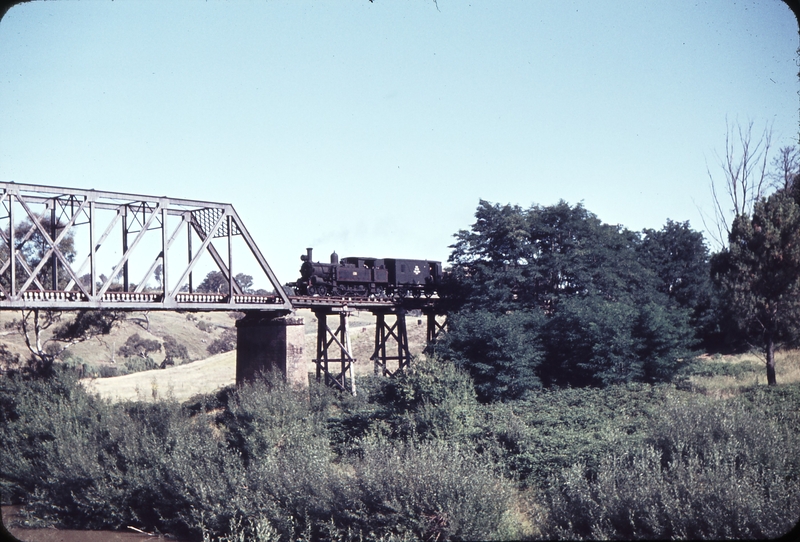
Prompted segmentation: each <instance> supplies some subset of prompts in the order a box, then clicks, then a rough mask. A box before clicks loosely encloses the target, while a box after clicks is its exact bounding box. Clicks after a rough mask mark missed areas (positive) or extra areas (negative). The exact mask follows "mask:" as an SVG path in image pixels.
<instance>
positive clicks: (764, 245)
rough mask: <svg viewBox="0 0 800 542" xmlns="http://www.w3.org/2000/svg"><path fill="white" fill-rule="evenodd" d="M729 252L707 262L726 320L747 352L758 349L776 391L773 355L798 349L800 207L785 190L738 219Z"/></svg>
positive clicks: (727, 250)
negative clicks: (749, 348)
mask: <svg viewBox="0 0 800 542" xmlns="http://www.w3.org/2000/svg"><path fill="white" fill-rule="evenodd" d="M728 240H729V243H728V247H727V248H725V249H723V250H722V251H721V252H719V253H718V254H716V255H715V256H714V257H713V258H712V277H713V279H714V281H715V282H716V283H717V284H718V285H719V286H720V287H721V292H722V295H723V297H724V299H725V301H726V303H727V306H728V310H729V318H730V320H731V322H732V323H733V324H734V326H735V328H736V330H737V331H738V333H739V334H740V336H741V337H743V338H744V339H745V340H746V341H747V342H748V344H750V345H751V346H758V347H760V348H763V350H764V353H765V357H766V368H767V383H768V384H769V385H775V384H776V383H777V381H776V378H775V350H776V348H778V347H781V346H783V347H793V346H797V345H798V343H800V339H799V338H800V205H798V203H797V201H796V199H795V198H793V197H792V195H791V194H790V193H787V191H786V190H779V191H778V192H775V193H774V194H772V195H771V196H770V197H769V198H762V199H761V200H760V201H759V202H758V203H756V204H755V206H754V208H753V214H752V217H748V216H747V215H746V214H740V215H738V216H737V217H736V218H735V219H734V221H733V224H732V227H731V231H730V236H729V238H728Z"/></svg>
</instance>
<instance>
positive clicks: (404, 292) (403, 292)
mask: <svg viewBox="0 0 800 542" xmlns="http://www.w3.org/2000/svg"><path fill="white" fill-rule="evenodd" d="M397 295H399V296H400V299H403V298H404V297H406V296H407V295H408V290H406V289H405V288H400V289H399V290H397Z"/></svg>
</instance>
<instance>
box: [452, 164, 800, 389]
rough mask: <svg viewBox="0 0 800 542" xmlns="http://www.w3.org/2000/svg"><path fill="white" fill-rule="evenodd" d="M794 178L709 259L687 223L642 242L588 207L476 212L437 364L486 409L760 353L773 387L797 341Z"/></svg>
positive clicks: (799, 261)
mask: <svg viewBox="0 0 800 542" xmlns="http://www.w3.org/2000/svg"><path fill="white" fill-rule="evenodd" d="M788 154H789V153H788V152H787V151H786V150H784V151H782V155H781V156H784V157H785V156H786V155H788ZM784 161H785V160H784ZM784 166H785V164H784ZM784 169H787V168H786V167H784ZM778 173H781V172H780V171H779V172H778ZM789 176H790V173H787V171H782V175H777V173H776V177H780V179H781V180H782V182H781V183H780V185H779V186H778V187H777V190H775V191H774V192H773V193H772V194H771V195H769V196H762V197H760V199H757V200H755V201H754V202H753V205H752V211H751V212H750V213H746V212H745V210H748V209H749V208H747V209H745V210H743V211H741V212H737V214H736V215H735V217H734V219H733V221H732V224H731V226H730V228H729V230H730V231H729V234H728V240H729V243H728V244H727V246H725V247H724V248H722V250H720V251H719V252H718V253H716V254H713V255H711V254H710V253H709V250H708V247H707V246H706V244H705V241H704V239H703V235H702V234H701V233H700V232H697V231H694V230H692V228H691V227H690V226H689V223H688V222H682V223H681V222H673V221H671V220H668V221H667V223H666V225H664V227H663V228H661V229H660V230H652V229H647V230H644V231H642V232H634V231H630V230H628V229H626V228H624V227H623V226H621V225H612V224H604V223H603V222H602V221H600V219H599V218H598V217H597V216H596V215H594V214H593V213H591V212H590V211H589V210H587V209H586V208H584V207H583V205H581V204H577V205H574V206H572V205H569V204H568V203H566V202H564V201H561V202H559V203H558V204H555V205H551V206H540V205H534V206H532V207H530V208H528V209H523V208H522V207H520V206H517V205H500V204H492V203H490V202H487V201H483V200H481V202H480V204H479V206H478V209H477V211H476V213H475V217H476V222H475V223H474V224H473V225H472V227H471V228H470V229H469V230H461V231H459V232H458V233H457V234H456V236H455V237H456V242H455V244H453V245H452V247H451V248H452V249H453V251H452V254H451V256H450V259H449V262H450V264H451V274H450V276H449V279H448V281H447V283H446V285H445V287H444V289H443V297H444V299H445V302H446V310H447V312H448V318H449V324H448V326H449V328H448V333H446V334H445V336H444V337H443V339H442V341H441V344H440V345H438V347H437V352H438V353H439V355H440V356H441V357H443V358H445V359H449V360H452V361H454V362H455V363H456V364H457V365H458V366H460V367H462V368H464V369H465V370H467V371H468V372H469V374H471V375H472V377H473V379H474V381H475V385H476V388H477V390H478V393H479V396H480V398H481V399H482V400H485V401H488V400H507V399H515V398H521V397H524V396H525V395H526V394H527V393H529V392H530V391H531V390H534V389H537V388H540V387H547V386H554V385H555V386H607V385H610V384H620V383H625V382H633V381H637V382H649V383H656V382H664V381H669V380H670V379H672V377H673V375H674V374H675V373H676V371H678V370H679V369H680V368H681V366H685V365H686V364H687V363H688V362H689V360H690V359H691V358H692V357H693V356H694V355H696V354H697V353H699V351H700V350H704V351H707V352H708V351H712V352H720V351H734V350H739V351H742V350H747V349H757V350H760V351H761V352H763V354H764V358H765V361H766V367H767V377H768V382H769V383H770V384H774V383H775V367H774V353H775V349H776V348H779V347H784V346H796V345H797V344H798V338H800V333H798V332H800V183H795V182H792V180H791V179H789ZM792 178H793V179H797V176H796V174H795V176H794V177H792ZM787 179H789V180H787Z"/></svg>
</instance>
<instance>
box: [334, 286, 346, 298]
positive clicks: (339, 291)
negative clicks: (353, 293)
mask: <svg viewBox="0 0 800 542" xmlns="http://www.w3.org/2000/svg"><path fill="white" fill-rule="evenodd" d="M346 293H347V290H346V289H345V288H343V287H342V286H336V287H334V289H333V295H335V296H336V297H342V296H343V295H344V294H346Z"/></svg>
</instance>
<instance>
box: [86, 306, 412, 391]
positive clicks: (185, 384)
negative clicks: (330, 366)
mask: <svg viewBox="0 0 800 542" xmlns="http://www.w3.org/2000/svg"><path fill="white" fill-rule="evenodd" d="M176 316H178V317H177V318H176ZM196 316H197V318H198V321H203V322H214V325H216V326H217V329H215V330H213V331H212V332H210V333H207V334H206V335H205V336H203V337H202V338H204V339H205V340H206V341H207V342H206V343H201V345H202V346H205V345H206V344H208V343H209V342H210V341H209V339H210V338H211V337H214V336H215V335H219V333H221V331H219V329H224V326H225V325H228V326H232V325H233V322H234V321H233V320H232V319H230V318H229V317H228V316H227V315H226V314H224V313H207V314H197V315H196ZM221 316H222V317H224V318H221ZM297 316H301V317H303V319H304V321H305V333H306V341H305V345H304V347H303V348H304V351H305V354H306V358H307V359H308V372H309V373H310V374H312V375H313V374H315V370H316V368H315V365H314V363H313V362H312V359H313V358H314V356H315V355H316V340H317V336H316V333H317V319H316V318H315V317H314V315H313V313H312V312H311V311H310V310H299V311H297ZM225 318H227V321H226V320H225ZM150 320H151V330H152V331H158V332H159V333H164V334H169V335H172V336H173V337H175V338H176V339H178V341H179V342H183V341H184V340H188V339H187V337H192V336H195V337H196V336H197V332H196V331H195V329H196V325H192V322H189V321H187V320H186V318H185V317H183V315H177V314H176V313H160V314H158V315H157V318H154V317H153V316H152V315H151V317H150ZM387 322H388V323H389V325H391V324H392V323H393V319H391V318H388V319H387ZM425 323H426V322H425V320H424V318H416V317H408V318H407V320H406V324H407V326H408V335H409V344H410V350H411V353H412V355H414V356H421V355H422V350H423V348H424V347H425V332H426V326H425ZM327 324H328V326H329V327H330V328H331V329H332V330H333V331H335V330H336V328H337V327H338V326H339V317H338V316H329V317H328V318H327ZM348 326H349V329H350V340H351V344H352V348H353V354H354V356H355V358H356V360H357V363H356V374H357V375H365V374H371V373H372V372H373V364H372V362H370V361H369V358H370V356H371V355H372V352H373V349H374V341H375V318H374V316H372V314H371V313H369V312H361V313H353V314H352V315H351V316H350V319H349V322H348ZM140 331H141V328H140V327H139V326H135V325H132V323H131V322H130V320H129V321H128V322H126V323H124V324H123V325H122V326H121V329H120V330H118V331H116V332H115V333H114V334H112V337H114V336H115V337H116V339H113V338H110V339H107V340H106V341H105V342H106V343H108V342H109V341H113V340H118V341H121V342H124V339H123V337H124V338H127V336H128V335H130V334H132V333H139V334H140V335H142V336H144V334H142V333H141V332H140ZM126 333H127V334H126ZM161 336H163V335H161ZM121 342H120V343H119V344H121ZM81 346H82V347H84V348H85V349H86V350H87V351H88V352H89V353H88V354H87V355H88V356H95V357H94V358H91V359H97V357H99V356H102V355H105V356H108V350H105V351H104V350H103V349H102V348H97V349H96V350H95V353H94V354H93V353H92V350H91V345H81ZM194 347H195V351H197V350H199V347H198V345H197V344H194ZM98 353H99V354H98ZM337 354H338V353H337ZM205 355H206V356H207V355H208V354H207V352H206V354H205ZM161 358H163V355H162V356H161ZM101 359H102V358H101ZM235 379H236V354H235V352H227V353H224V354H218V355H216V356H212V357H208V358H206V359H202V360H199V361H194V362H192V363H189V364H186V365H179V366H175V367H167V368H166V369H156V370H152V371H142V372H138V373H133V374H129V375H123V376H115V377H110V378H87V379H84V380H83V382H84V384H85V385H86V387H87V389H89V390H91V391H94V392H97V393H99V394H100V395H101V396H103V397H108V398H110V399H112V400H136V399H139V400H153V398H154V397H170V396H171V397H173V398H175V399H176V400H178V401H184V400H186V399H189V398H190V397H191V396H193V395H195V394H198V393H210V392H213V391H215V390H217V389H219V388H221V387H224V386H227V385H230V384H233V383H234V381H235Z"/></svg>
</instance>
